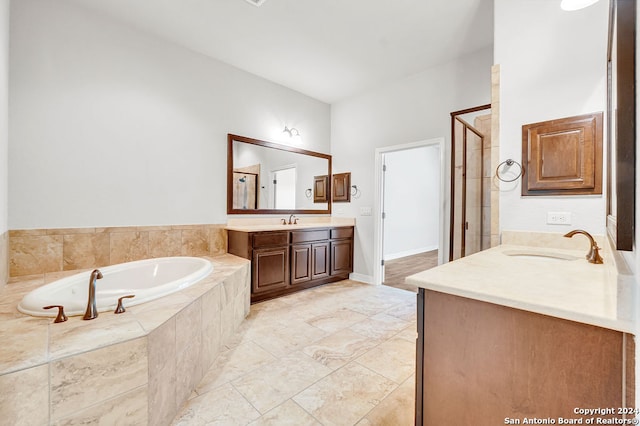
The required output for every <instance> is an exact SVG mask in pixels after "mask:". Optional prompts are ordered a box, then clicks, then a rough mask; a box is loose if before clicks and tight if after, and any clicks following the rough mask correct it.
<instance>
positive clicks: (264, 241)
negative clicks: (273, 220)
mask: <svg viewBox="0 0 640 426" xmlns="http://www.w3.org/2000/svg"><path fill="white" fill-rule="evenodd" d="M285 244H289V233H288V232H286V231H285V232H259V233H257V234H253V248H258V247H270V246H283V245H285Z"/></svg>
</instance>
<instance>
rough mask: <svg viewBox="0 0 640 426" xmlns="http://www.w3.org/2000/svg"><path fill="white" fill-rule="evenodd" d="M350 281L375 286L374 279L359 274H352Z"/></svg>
mask: <svg viewBox="0 0 640 426" xmlns="http://www.w3.org/2000/svg"><path fill="white" fill-rule="evenodd" d="M349 279H350V280H353V281H358V282H361V283H365V284H373V277H372V276H371V275H364V274H358V273H357V272H352V273H350V274H349Z"/></svg>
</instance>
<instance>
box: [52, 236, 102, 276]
mask: <svg viewBox="0 0 640 426" xmlns="http://www.w3.org/2000/svg"><path fill="white" fill-rule="evenodd" d="M63 262H64V263H63V268H64V270H65V271H69V270H72V269H84V268H97V267H100V266H107V265H109V234H75V235H65V236H64V245H63Z"/></svg>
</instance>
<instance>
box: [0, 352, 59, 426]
mask: <svg viewBox="0 0 640 426" xmlns="http://www.w3.org/2000/svg"><path fill="white" fill-rule="evenodd" d="M0 389H1V391H0V413H2V420H0V421H1V422H2V423H3V424H7V425H46V424H48V422H49V365H41V366H39V367H34V368H29V369H27V370H22V371H18V372H15V373H11V374H5V375H3V376H0ZM5 422H6V423H5Z"/></svg>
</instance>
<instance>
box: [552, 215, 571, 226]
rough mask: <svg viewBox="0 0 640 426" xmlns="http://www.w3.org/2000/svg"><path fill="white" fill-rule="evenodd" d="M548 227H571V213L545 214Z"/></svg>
mask: <svg viewBox="0 0 640 426" xmlns="http://www.w3.org/2000/svg"><path fill="white" fill-rule="evenodd" d="M547 224H548V225H571V212H547Z"/></svg>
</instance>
